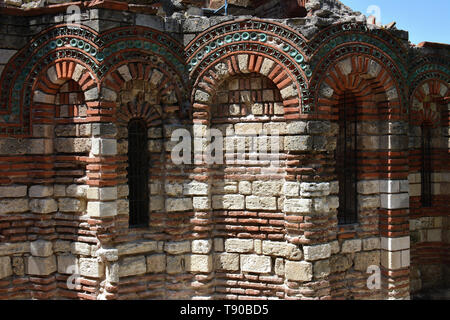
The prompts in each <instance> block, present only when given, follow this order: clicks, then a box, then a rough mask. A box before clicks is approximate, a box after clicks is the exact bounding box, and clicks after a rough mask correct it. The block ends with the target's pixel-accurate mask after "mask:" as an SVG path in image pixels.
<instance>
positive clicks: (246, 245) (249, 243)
mask: <svg viewBox="0 0 450 320" xmlns="http://www.w3.org/2000/svg"><path fill="white" fill-rule="evenodd" d="M225 251H226V252H238V253H246V252H252V251H253V239H226V240H225Z"/></svg>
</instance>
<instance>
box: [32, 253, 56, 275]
mask: <svg viewBox="0 0 450 320" xmlns="http://www.w3.org/2000/svg"><path fill="white" fill-rule="evenodd" d="M56 270H57V268H56V257H55V256H54V255H52V256H49V257H45V258H43V257H33V256H30V257H28V258H27V274H31V275H36V276H48V275H49V274H51V273H53V272H55V271H56Z"/></svg>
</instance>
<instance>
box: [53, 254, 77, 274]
mask: <svg viewBox="0 0 450 320" xmlns="http://www.w3.org/2000/svg"><path fill="white" fill-rule="evenodd" d="M77 268H78V259H77V257H75V256H74V255H72V254H62V255H58V273H61V274H73V273H74V272H76V270H77Z"/></svg>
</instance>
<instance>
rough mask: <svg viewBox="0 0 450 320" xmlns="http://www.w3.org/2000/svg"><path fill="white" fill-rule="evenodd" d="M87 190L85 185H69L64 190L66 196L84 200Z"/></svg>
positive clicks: (87, 187)
mask: <svg viewBox="0 0 450 320" xmlns="http://www.w3.org/2000/svg"><path fill="white" fill-rule="evenodd" d="M89 189H90V188H89V186H87V185H79V184H71V185H69V186H67V188H66V195H67V196H68V197H74V198H86V197H87V192H88V190H89ZM97 189H100V188H97Z"/></svg>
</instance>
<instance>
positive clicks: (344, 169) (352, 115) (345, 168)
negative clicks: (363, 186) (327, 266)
mask: <svg viewBox="0 0 450 320" xmlns="http://www.w3.org/2000/svg"><path fill="white" fill-rule="evenodd" d="M336 171H337V175H338V180H339V209H338V222H339V224H351V223H356V222H357V217H358V203H357V190H356V184H357V171H358V167H357V108H356V99H355V97H354V96H353V95H352V94H351V93H348V92H345V93H344V95H343V96H342V97H341V99H340V102H339V136H338V140H337V146H336Z"/></svg>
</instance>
